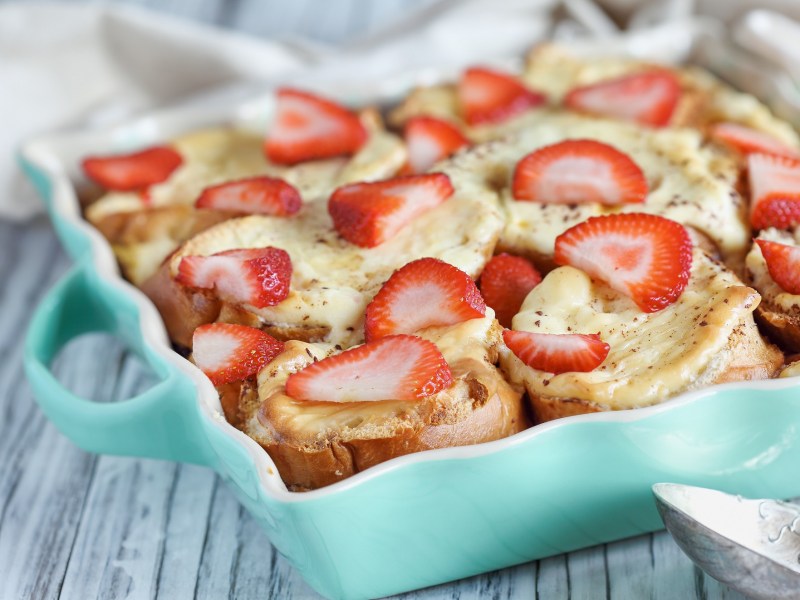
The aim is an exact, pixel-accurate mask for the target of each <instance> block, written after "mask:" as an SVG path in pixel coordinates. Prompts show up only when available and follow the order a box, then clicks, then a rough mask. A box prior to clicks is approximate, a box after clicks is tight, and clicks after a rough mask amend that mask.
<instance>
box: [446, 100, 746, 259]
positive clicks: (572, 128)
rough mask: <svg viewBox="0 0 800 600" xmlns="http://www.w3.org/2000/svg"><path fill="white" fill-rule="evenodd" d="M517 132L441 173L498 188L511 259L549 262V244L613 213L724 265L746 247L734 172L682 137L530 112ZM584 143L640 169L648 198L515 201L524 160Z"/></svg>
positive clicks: (715, 154)
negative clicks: (679, 227) (645, 221)
mask: <svg viewBox="0 0 800 600" xmlns="http://www.w3.org/2000/svg"><path fill="white" fill-rule="evenodd" d="M524 123H525V127H524V128H523V129H522V130H521V131H520V132H518V133H517V134H516V135H514V136H511V137H508V138H506V139H504V140H501V141H497V142H492V143H490V144H485V145H483V146H478V147H476V148H474V149H473V150H472V151H469V152H463V153H461V154H459V155H457V156H456V157H454V158H453V159H452V160H451V161H450V163H447V162H445V163H440V165H439V168H440V169H441V170H442V171H444V172H446V173H447V172H449V171H450V167H449V165H450V164H452V165H453V166H454V167H455V168H457V169H459V170H460V171H462V172H465V173H467V175H466V177H468V179H467V180H464V179H463V178H461V179H459V180H458V181H457V183H456V185H459V186H463V185H465V184H467V183H468V182H469V183H471V184H473V185H476V184H477V185H483V186H486V187H500V188H501V189H502V191H501V197H502V203H503V208H504V209H505V212H506V215H507V224H506V227H505V230H504V231H503V234H502V236H501V240H500V245H501V246H502V247H504V248H508V249H510V250H511V251H514V252H518V253H523V254H529V255H538V256H550V255H552V254H553V251H554V244H555V238H556V237H557V236H558V235H559V234H561V233H562V232H564V231H565V230H566V229H568V228H570V227H572V226H573V225H576V224H578V223H580V222H582V221H585V220H586V219H587V218H588V217H591V216H594V215H602V214H613V213H618V212H646V213H652V214H657V215H661V216H664V217H667V218H670V219H673V220H675V221H678V222H679V223H683V224H684V225H690V226H691V227H694V228H695V229H698V230H699V231H701V232H702V233H704V234H705V235H706V236H708V237H709V238H710V239H711V240H713V241H714V243H715V244H716V245H717V247H718V248H719V249H720V250H721V252H722V253H723V255H724V256H725V258H726V259H727V258H732V259H738V260H741V259H742V258H743V257H744V254H745V252H746V251H747V248H748V247H749V240H750V229H749V226H748V224H747V219H746V217H745V206H744V201H743V200H742V198H741V196H740V195H739V193H738V192H737V191H736V189H735V186H736V182H737V179H738V170H737V167H736V164H735V163H734V162H733V161H732V159H731V158H730V157H729V156H728V155H727V154H723V153H720V152H719V151H718V150H716V149H714V148H712V147H708V146H704V145H703V143H702V138H701V136H700V134H699V133H698V132H697V131H694V130H690V129H643V128H640V127H637V126H636V125H633V124H629V123H622V122H617V121H610V120H605V119H594V118H589V117H583V116H580V115H576V114H569V113H552V112H548V111H538V112H532V113H529V114H528V115H527V117H526V118H525V120H524ZM570 138H573V139H576V138H589V139H594V140H599V141H601V142H605V143H607V144H610V145H612V146H614V147H615V148H617V149H618V150H620V151H621V152H624V153H625V154H627V155H628V156H630V157H631V159H632V160H633V161H634V162H635V163H636V164H637V165H638V166H639V167H640V168H641V169H642V171H643V172H644V174H645V177H646V178H647V182H648V185H649V188H650V192H649V194H648V195H647V199H646V201H645V202H644V203H637V204H625V205H622V206H603V205H601V204H599V203H587V204H572V205H564V204H541V203H538V202H526V201H517V200H515V199H514V198H513V197H512V195H511V189H510V179H511V177H512V175H513V171H514V168H515V167H516V164H517V163H518V162H519V160H520V159H522V158H523V157H524V156H525V155H527V154H528V153H530V152H532V151H533V150H536V149H537V148H540V147H542V146H546V145H549V144H553V143H556V142H559V141H562V140H565V139H570Z"/></svg>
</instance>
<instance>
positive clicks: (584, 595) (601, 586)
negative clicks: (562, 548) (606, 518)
mask: <svg viewBox="0 0 800 600" xmlns="http://www.w3.org/2000/svg"><path fill="white" fill-rule="evenodd" d="M567 567H568V568H569V574H570V578H569V584H570V585H569V590H570V599H571V600H596V599H597V598H605V597H606V593H607V584H608V580H607V579H606V557H605V553H604V552H603V547H602V546H600V547H596V548H588V549H586V550H579V551H577V552H570V554H569V555H568V557H567Z"/></svg>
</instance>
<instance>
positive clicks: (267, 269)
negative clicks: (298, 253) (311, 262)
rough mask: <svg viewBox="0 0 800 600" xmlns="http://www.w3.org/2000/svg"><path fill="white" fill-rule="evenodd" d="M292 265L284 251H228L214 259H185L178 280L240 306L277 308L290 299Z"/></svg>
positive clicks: (213, 257)
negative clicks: (209, 290) (277, 305)
mask: <svg viewBox="0 0 800 600" xmlns="http://www.w3.org/2000/svg"><path fill="white" fill-rule="evenodd" d="M291 279H292V261H291V259H290V258H289V255H288V254H287V253H286V251H284V250H281V249H280V248H272V247H268V248H253V249H249V250H226V251H224V252H218V253H217V254H212V255H211V256H184V257H183V258H182V259H181V262H180V264H179V265H178V274H177V276H176V277H175V280H176V281H177V282H178V283H180V284H182V285H185V286H188V287H193V288H202V289H214V290H215V291H216V293H217V295H218V296H219V297H220V298H221V299H223V300H225V301H227V302H232V303H236V304H249V305H251V306H254V307H256V308H264V307H266V306H274V305H276V304H278V303H279V302H281V301H283V300H285V299H286V297H287V296H288V295H289V284H290V282H291Z"/></svg>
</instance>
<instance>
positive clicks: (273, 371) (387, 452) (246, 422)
mask: <svg viewBox="0 0 800 600" xmlns="http://www.w3.org/2000/svg"><path fill="white" fill-rule="evenodd" d="M473 321H475V323H469V322H467V323H468V325H466V327H470V328H473V329H476V330H478V331H479V332H480V330H481V328H483V330H485V331H484V332H483V333H478V334H476V335H474V336H473V335H472V334H470V335H469V339H466V340H465V341H464V344H461V345H462V346H465V347H456V346H457V344H453V343H451V342H446V341H441V340H444V339H445V338H446V335H447V334H445V335H444V336H443V337H442V338H441V340H440V342H441V344H442V345H441V346H440V348H441V349H442V352H443V354H444V355H445V357H446V358H447V359H448V364H449V365H450V368H451V370H452V372H453V377H454V384H453V385H452V386H451V387H450V388H449V389H448V390H446V391H444V392H441V393H439V394H436V395H434V396H430V397H428V398H424V399H421V400H416V401H384V402H361V403H332V402H331V403H328V402H299V401H296V400H293V399H292V398H290V397H288V396H286V395H285V393H284V390H285V388H284V383H285V381H286V378H287V377H288V375H289V374H290V373H291V372H295V371H297V370H299V369H301V368H302V367H303V366H305V365H306V364H309V363H310V362H312V361H313V360H314V358H322V357H324V356H325V355H328V354H331V353H335V350H334V349H333V348H331V347H330V346H328V345H309V344H306V343H303V342H297V341H291V342H288V343H287V344H286V349H285V351H284V352H283V354H281V355H280V356H278V357H277V358H276V359H275V360H273V361H272V363H270V364H269V365H268V366H267V367H266V368H265V369H264V370H263V371H262V372H261V373H260V374H259V393H258V397H256V396H255V395H254V394H250V395H247V394H246V393H243V394H242V395H241V396H240V404H239V413H238V414H239V418H240V419H241V422H242V424H243V427H242V429H243V431H244V432H245V433H247V434H248V435H249V436H250V437H252V438H253V439H255V440H256V441H257V442H258V443H259V444H261V446H262V447H263V448H264V449H265V450H266V451H267V452H268V453H269V455H270V456H271V457H272V459H273V460H274V461H275V464H276V466H277V468H278V471H279V472H280V474H281V477H282V478H283V481H284V482H285V483H286V485H287V486H289V487H290V488H291V489H295V490H306V489H315V488H318V487H322V486H325V485H329V484H331V483H334V482H336V481H340V480H342V479H344V478H346V477H349V476H351V475H353V474H355V473H358V472H360V471H363V470H364V469H367V468H369V467H371V466H373V465H376V464H379V463H381V462H384V461H386V460H389V459H391V458H394V457H397V456H402V455H405V454H411V453H413V452H420V451H423V450H430V449H434V448H445V447H450V446H463V445H468V444H477V443H481V442H486V441H491V440H496V439H499V438H503V437H507V436H509V435H513V434H515V433H517V432H519V431H522V430H523V429H525V428H526V427H528V426H529V423H528V419H527V416H526V414H525V408H524V405H523V402H522V400H521V391H520V389H519V388H516V387H514V386H512V385H510V384H509V383H507V382H506V381H505V379H504V378H503V376H502V374H501V373H500V372H499V371H498V370H497V368H496V367H495V366H494V364H493V361H494V360H496V358H497V344H498V343H499V336H500V328H499V325H498V324H497V323H496V322H492V320H491V319H488V320H487V319H474V320H473ZM462 325H464V324H462ZM487 326H488V327H487ZM455 327H459V326H455ZM423 335H424V333H423ZM430 335H431V336H433V337H434V339H436V337H435V336H436V334H435V333H432V334H430ZM481 336H483V337H484V339H479V338H480V337H481Z"/></svg>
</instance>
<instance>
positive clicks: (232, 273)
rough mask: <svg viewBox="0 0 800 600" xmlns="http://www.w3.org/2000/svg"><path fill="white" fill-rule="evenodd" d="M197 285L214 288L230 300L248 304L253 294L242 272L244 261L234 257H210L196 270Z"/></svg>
mask: <svg viewBox="0 0 800 600" xmlns="http://www.w3.org/2000/svg"><path fill="white" fill-rule="evenodd" d="M194 281H195V285H196V286H197V287H202V288H214V287H216V289H217V291H218V292H219V293H220V295H222V296H223V297H225V298H226V299H228V300H232V301H238V302H247V301H249V300H250V299H251V296H252V294H253V287H252V285H251V283H250V282H249V281H248V280H247V279H246V278H245V277H244V273H243V272H242V260H241V259H239V258H234V257H232V256H208V257H206V259H205V260H203V261H202V262H200V264H199V265H198V266H197V267H196V269H195V280H194Z"/></svg>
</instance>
